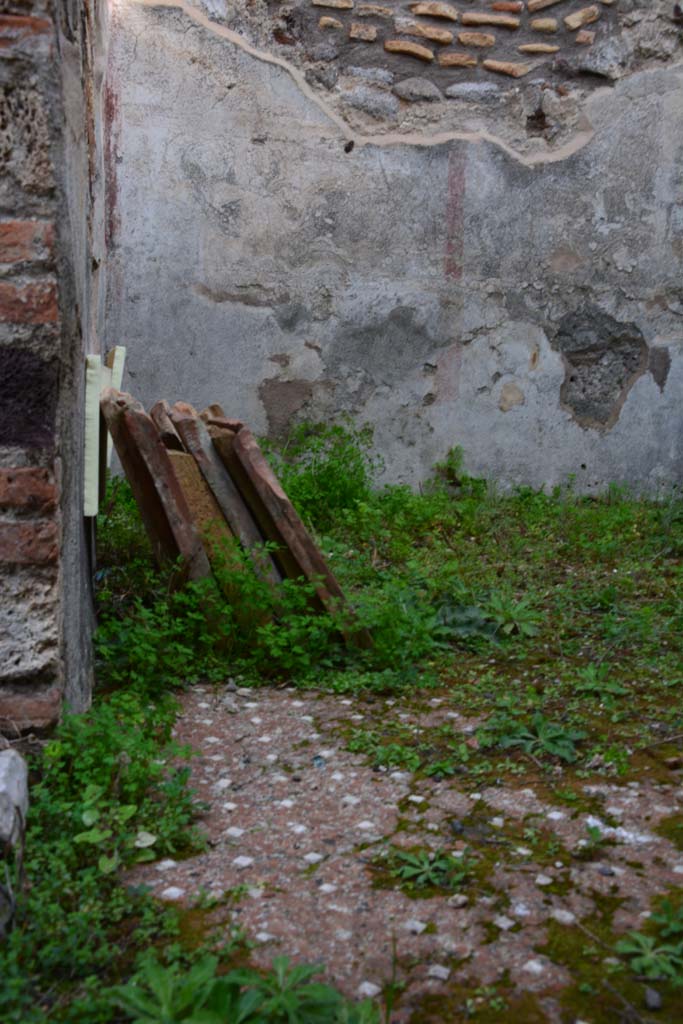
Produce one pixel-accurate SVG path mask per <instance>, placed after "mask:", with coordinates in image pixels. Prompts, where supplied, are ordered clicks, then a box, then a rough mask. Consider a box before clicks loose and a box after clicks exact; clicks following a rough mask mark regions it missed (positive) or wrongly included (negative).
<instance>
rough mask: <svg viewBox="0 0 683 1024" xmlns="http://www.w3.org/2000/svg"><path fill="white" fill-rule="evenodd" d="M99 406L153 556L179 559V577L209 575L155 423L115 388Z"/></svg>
mask: <svg viewBox="0 0 683 1024" xmlns="http://www.w3.org/2000/svg"><path fill="white" fill-rule="evenodd" d="M100 408H101V409H102V414H103V416H104V419H105V421H106V424H107V427H108V429H109V431H110V433H111V436H112V438H113V441H114V446H115V448H116V451H117V453H118V456H119V459H120V460H121V465H122V466H123V469H124V472H125V474H126V477H127V478H128V481H129V483H130V486H131V490H132V491H133V495H134V497H135V500H136V502H137V505H138V508H139V509H140V515H141V516H142V521H143V523H144V525H145V529H146V530H147V533H148V535H149V539H150V542H151V544H152V550H153V551H154V555H155V557H156V559H157V561H158V562H160V563H164V562H168V561H171V562H175V561H177V560H178V558H181V559H182V566H181V571H180V577H181V580H182V579H184V578H186V577H189V578H190V579H201V578H203V577H205V576H208V575H209V573H210V572H211V569H210V566H209V560H208V558H207V556H206V552H205V551H204V548H203V547H202V543H201V540H200V538H199V534H198V533H197V530H196V528H195V526H194V523H193V521H192V516H191V513H190V509H189V507H188V504H187V501H186V499H185V496H184V494H183V491H182V488H181V486H180V484H179V483H178V480H177V477H176V475H175V473H174V471H173V466H172V465H171V461H170V459H169V457H168V452H167V451H166V449H165V448H164V446H163V444H162V441H161V438H160V437H159V432H158V430H157V428H156V426H155V425H154V423H153V422H152V420H151V419H150V417H149V416H148V415H147V413H146V412H145V410H144V409H143V408H142V406H141V405H140V403H139V402H136V401H135V399H133V398H132V397H131V396H130V395H128V394H126V393H125V392H121V391H117V390H116V389H114V388H108V389H106V390H105V391H104V392H103V393H102V396H101V400H100ZM178 582H180V580H179V581H178Z"/></svg>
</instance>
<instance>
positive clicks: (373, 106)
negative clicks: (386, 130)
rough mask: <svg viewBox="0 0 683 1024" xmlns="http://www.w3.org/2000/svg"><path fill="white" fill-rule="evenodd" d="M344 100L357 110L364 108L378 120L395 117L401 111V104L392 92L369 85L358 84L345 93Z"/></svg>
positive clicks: (364, 110)
mask: <svg viewBox="0 0 683 1024" xmlns="http://www.w3.org/2000/svg"><path fill="white" fill-rule="evenodd" d="M344 102H345V103H348V105H349V106H350V107H353V108H354V109H355V110H362V111H363V113H365V114H369V115H370V117H374V118H376V119H377V120H379V119H380V118H388V119H393V118H394V117H396V115H397V114H398V112H399V107H400V104H399V102H398V100H397V98H396V97H395V96H392V95H391V93H388V92H383V91H382V90H381V89H375V88H373V87H372V86H368V85H357V86H356V87H355V88H354V89H351V90H350V91H349V92H347V93H346V94H345V95H344Z"/></svg>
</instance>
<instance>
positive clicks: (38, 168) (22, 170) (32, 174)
mask: <svg viewBox="0 0 683 1024" xmlns="http://www.w3.org/2000/svg"><path fill="white" fill-rule="evenodd" d="M0 173H2V174H4V175H7V176H8V177H12V178H14V179H15V180H16V181H18V183H19V184H20V185H21V186H22V188H24V189H26V191H27V192H35V193H37V194H40V195H42V194H46V193H49V192H50V191H51V190H52V189H53V187H54V180H53V175H52V164H51V161H50V138H49V132H48V125H47V116H46V113H45V107H44V104H43V100H42V98H41V96H40V94H39V93H38V92H37V91H36V90H35V89H34V88H33V87H32V86H30V85H17V84H14V83H11V84H8V85H4V86H2V87H0Z"/></svg>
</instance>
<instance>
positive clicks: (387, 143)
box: [131, 0, 595, 168]
mask: <svg viewBox="0 0 683 1024" xmlns="http://www.w3.org/2000/svg"><path fill="white" fill-rule="evenodd" d="M131 2H132V3H133V4H135V5H136V6H138V7H146V8H150V9H162V8H166V9H168V10H179V11H182V12H183V13H184V14H185V15H186V16H187V17H188V18H189V19H190V21H193V22H194V23H195V24H196V25H199V26H200V28H203V29H205V30H206V31H207V32H211V33H212V34H213V35H215V36H218V37H219V38H221V39H225V40H227V41H228V42H229V43H232V44H233V45H234V46H237V47H238V48H239V49H240V50H242V51H243V52H244V53H246V54H247V55H248V56H249V57H253V58H254V59H255V60H259V61H261V62H262V63H264V64H272V65H274V66H275V67H278V68H281V69H282V70H283V71H285V72H286V73H287V74H288V75H289V76H290V78H291V79H292V80H293V82H294V84H295V85H296V86H297V88H298V89H299V90H300V92H301V93H302V94H303V95H304V96H305V97H306V99H308V100H310V102H311V103H313V104H314V105H315V106H316V107H317V108H318V109H319V110H320V111H321V112H322V113H323V114H324V115H325V117H327V118H328V120H329V121H331V122H332V123H333V124H334V126H335V127H336V128H338V129H339V131H340V132H341V134H342V135H343V137H344V138H345V139H346V140H347V141H349V142H353V143H354V145H356V146H359V147H363V146H376V147H378V148H389V147H391V146H415V147H425V148H430V147H433V146H442V145H444V144H446V143H448V142H470V143H473V144H474V145H477V144H479V143H481V142H488V143H490V144H491V145H493V146H496V147H498V148H499V149H501V150H502V151H503V152H504V153H506V154H507V155H508V156H509V157H511V158H512V159H513V160H515V161H516V162H517V163H520V164H522V165H523V166H524V167H532V168H533V167H538V166H542V165H544V164H552V163H559V162H560V161H562V160H566V159H567V158H568V157H570V156H573V155H574V154H575V153H578V152H579V151H580V150H581V149H583V148H584V147H585V146H586V145H588V143H589V142H590V141H591V139H592V138H593V137H594V135H595V131H594V129H593V128H592V127H590V128H587V129H586V130H584V131H581V132H578V133H577V134H576V135H575V136H574V138H573V139H572V140H571V141H570V142H567V143H566V144H565V145H564V146H561V147H560V148H559V149H557V150H554V151H553V152H551V153H538V154H535V155H533V156H525V155H524V154H523V153H520V152H519V150H516V149H515V148H514V147H513V146H510V145H509V144H508V143H506V142H504V141H503V140H502V139H501V138H499V137H498V136H497V135H493V134H491V133H490V132H488V131H486V130H485V129H482V130H481V131H478V132H464V131H463V132H458V131H451V132H437V133H435V134H432V135H418V134H416V133H406V134H401V133H398V132H393V133H387V134H382V135H365V134H363V133H362V132H357V131H354V129H352V128H351V127H350V126H349V125H348V124H347V123H346V121H345V120H344V119H343V118H342V117H341V116H340V115H339V114H337V113H336V112H335V111H334V110H332V109H331V108H330V107H329V106H328V105H327V104H326V103H325V102H324V100H323V99H321V97H320V96H318V95H317V93H316V92H314V90H313V89H312V88H311V87H310V85H309V84H308V82H307V81H306V79H305V77H304V74H303V72H301V71H299V69H298V68H296V67H294V65H293V64H290V63H289V62H288V61H286V60H284V59H283V58H282V57H277V56H275V54H272V53H268V52H267V51H265V50H259V49H258V48H257V47H255V46H253V45H252V44H251V43H249V42H248V41H247V40H246V39H245V38H244V36H241V35H240V34H239V33H238V32H234V31H233V30H232V29H230V28H228V27H227V26H226V25H219V24H218V23H217V22H215V21H212V20H211V18H209V17H208V15H206V14H205V13H204V12H203V11H200V10H199V9H198V8H197V7H195V6H194V5H193V4H192V3H189V2H188V0H131Z"/></svg>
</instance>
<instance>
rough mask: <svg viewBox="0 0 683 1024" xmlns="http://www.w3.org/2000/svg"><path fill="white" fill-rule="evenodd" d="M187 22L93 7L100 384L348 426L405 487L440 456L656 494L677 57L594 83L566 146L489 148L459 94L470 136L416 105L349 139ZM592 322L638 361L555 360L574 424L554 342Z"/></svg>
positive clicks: (677, 417) (681, 460)
mask: <svg viewBox="0 0 683 1024" xmlns="http://www.w3.org/2000/svg"><path fill="white" fill-rule="evenodd" d="M190 15H191V11H189V9H188V10H181V9H178V8H170V7H165V8H161V7H153V6H151V5H140V4H138V3H137V2H135V0H131V2H129V3H125V4H119V5H118V6H117V7H116V8H115V10H114V13H113V16H112V22H111V41H110V51H109V66H108V71H107V78H108V85H109V87H110V88H111V90H112V91H113V93H114V94H115V96H116V101H117V102H116V108H117V112H116V120H115V123H114V124H113V126H112V133H113V138H114V139H115V146H114V147H113V152H112V155H111V159H110V165H109V167H108V173H109V176H110V183H111V182H113V184H114V186H115V187H114V188H113V189H111V190H110V203H111V208H110V210H109V212H108V214H107V216H108V218H109V220H110V222H111V224H112V225H113V226H114V230H113V232H112V237H111V239H110V243H111V244H110V248H109V254H108V264H109V265H108V279H107V305H106V344H107V345H114V344H125V345H126V346H127V347H128V364H127V368H128V376H127V378H126V380H125V387H126V388H127V389H129V390H131V391H132V392H133V393H135V394H136V395H137V397H139V398H140V399H142V400H143V401H144V402H145V403H146V404H147V405H149V404H151V403H152V402H153V401H155V400H156V399H158V398H162V397H164V398H168V399H169V400H171V401H173V400H176V399H179V398H182V399H184V400H187V401H190V402H192V403H193V404H195V405H197V406H198V407H202V406H203V405H205V404H208V403H209V402H212V401H218V402H220V403H221V404H222V405H223V407H224V408H225V409H226V410H227V411H228V414H229V415H234V416H240V417H243V418H244V419H245V420H246V421H247V422H248V423H249V424H250V425H251V426H252V428H253V429H254V430H256V431H258V432H267V431H269V430H270V431H271V432H273V431H282V430H284V429H286V427H287V425H288V424H289V423H291V422H292V421H293V420H294V419H295V418H297V417H299V418H301V417H310V418H314V419H324V420H328V419H330V418H334V417H338V416H340V415H341V414H343V413H345V412H350V413H352V414H353V415H354V416H355V417H356V418H357V419H358V420H359V421H361V422H369V423H371V424H373V426H374V428H375V440H376V444H377V447H378V448H379V450H380V451H381V452H382V454H383V455H384V458H385V460H386V465H387V471H386V472H387V477H388V478H390V479H393V480H403V481H408V482H410V483H417V482H419V481H420V480H422V479H424V478H425V477H426V476H427V475H428V473H429V471H430V468H431V466H432V465H433V463H434V461H435V460H437V459H439V458H443V457H444V455H445V454H446V452H447V451H448V449H449V448H450V447H451V446H454V445H461V446H462V447H463V449H464V452H465V463H466V466H467V467H468V469H469V470H470V471H471V472H474V473H478V474H484V475H486V476H489V477H492V478H494V479H496V480H498V481H499V483H501V484H502V485H513V484H517V483H529V484H533V485H542V484H547V485H554V484H557V483H560V482H562V481H564V480H566V478H567V477H568V475H569V474H574V475H575V476H576V482H577V486H578V487H579V488H581V489H587V490H590V489H593V488H600V487H603V486H604V485H605V484H606V483H608V482H609V481H612V480H616V481H630V482H631V483H633V484H635V485H638V486H643V487H646V488H649V489H652V490H655V489H657V488H658V487H660V486H661V485H668V484H670V483H672V482H676V481H680V478H681V471H682V470H683V454H682V453H681V445H680V439H681V433H682V425H683V423H682V421H683V410H682V406H681V402H680V393H681V383H682V380H683V351H682V349H683V285H682V283H681V281H682V278H681V269H682V268H681V260H682V258H683V188H682V185H683V178H682V177H681V175H682V172H681V167H683V116H682V115H683V69H682V68H681V67H680V66H679V65H676V64H675V63H673V64H672V63H669V64H667V65H666V66H664V65H663V64H661V63H660V65H658V64H657V63H656V62H655V63H653V62H650V63H648V64H647V66H643V68H642V69H641V70H638V69H637V68H636V69H634V70H633V72H632V73H631V74H629V75H628V76H626V77H623V78H621V79H620V80H618V81H616V82H614V83H613V84H609V85H605V86H602V87H599V88H597V89H594V90H593V91H591V92H590V93H589V94H586V95H584V96H582V98H581V107H580V111H579V114H578V115H577V119H576V120H575V122H574V127H573V129H572V132H573V134H572V136H571V138H569V136H567V139H568V141H566V142H562V144H561V145H560V144H557V145H553V143H552V142H548V141H547V140H546V139H539V138H533V137H532V138H527V142H526V143H525V146H524V147H521V148H520V149H519V151H517V150H516V149H515V145H514V138H513V136H514V132H513V131H512V130H511V132H510V134H509V136H508V137H507V138H506V139H505V140H502V139H498V138H497V137H496V136H495V135H494V134H492V133H490V132H487V131H485V130H484V129H485V124H486V117H487V114H486V110H487V107H489V106H490V102H489V101H488V100H486V99H485V98H484V99H483V100H482V103H481V104H478V101H476V102H475V100H472V99H465V100H462V102H466V103H470V104H472V108H471V109H472V123H473V125H474V128H473V130H472V131H466V130H464V129H463V130H461V129H458V130H457V131H453V132H450V135H449V131H448V130H447V129H448V126H449V122H448V115H447V114H444V113H443V110H442V109H441V108H442V104H437V103H431V102H427V103H424V104H419V105H418V107H419V110H418V112H417V113H415V114H414V115H413V117H414V119H415V118H417V119H418V120H419V119H420V118H422V130H421V132H419V133H418V132H416V131H415V130H414V128H415V124H413V126H412V128H411V130H410V132H407V133H406V134H405V136H404V137H401V136H400V135H399V136H393V135H392V136H389V135H387V134H386V133H385V132H384V131H382V132H379V133H378V134H377V135H376V136H373V135H372V134H368V132H369V129H368V128H367V126H366V127H365V128H363V130H360V129H358V127H357V126H356V125H355V122H353V120H351V121H349V122H346V121H344V120H343V119H342V118H341V117H340V116H339V115H338V113H337V112H336V108H335V110H333V109H332V107H330V109H329V110H327V109H326V108H325V105H324V104H321V102H320V101H319V100H318V99H316V97H315V96H313V95H312V94H311V90H310V89H307V88H306V87H305V86H304V80H303V76H299V77H297V76H296V75H294V74H292V73H291V72H290V71H289V70H288V69H287V68H285V67H283V66H281V65H279V64H277V63H272V62H268V61H266V60H264V59H261V57H259V56H258V55H254V53H253V52H249V48H248V46H247V47H246V48H245V46H244V45H241V44H238V43H236V42H235V41H234V39H232V38H231V37H230V35H229V34H228V35H226V34H225V33H223V34H221V33H220V32H218V31H217V30H216V27H215V26H213V25H211V24H208V23H206V24H205V23H198V21H197V20H196V18H194V17H192V16H190ZM667 32H668V29H667ZM667 38H668V36H667ZM363 88H364V89H365V90H366V91H368V90H370V91H371V90H373V89H375V90H377V95H378V96H382V97H391V96H392V94H391V92H390V91H386V90H387V89H389V90H390V86H387V85H383V84H373V83H372V82H370V81H367V82H366V83H365V84H364V85H363ZM528 89H529V90H531V92H529V93H527V94H525V95H526V99H524V96H522V95H521V94H520V95H519V96H518V98H517V101H516V103H517V106H518V108H519V110H520V111H521V112H522V114H524V118H526V114H525V113H524V111H526V110H527V109H531V110H533V109H535V106H534V104H536V103H537V102H539V101H538V89H539V86H538V85H533V84H532V85H530V86H529V87H528ZM534 89H536V93H533V90H534ZM460 92H461V95H465V94H463V93H462V90H461V91H460ZM532 93H533V95H532ZM484 96H485V93H484ZM534 97H535V98H534ZM553 97H554V99H553ZM532 100H533V102H532ZM458 102H460V101H458ZM562 102H563V101H562V98H561V96H560V95H559V94H558V93H557V92H553V94H552V96H551V95H550V94H549V95H548V97H546V96H545V94H544V96H543V97H542V106H543V110H544V111H546V116H547V117H548V118H550V119H552V117H553V116H554V114H553V111H554V109H555V108H554V106H553V104H560V105H561V104H562ZM525 103H526V104H527V106H525ZM420 111H422V113H420ZM520 116H521V115H520ZM557 116H558V118H559V116H560V115H559V114H558V115H557ZM430 118H431V120H430ZM475 122H476V124H475ZM520 123H522V122H520ZM482 126H483V127H482ZM475 129H476V130H475ZM515 131H518V129H515ZM564 138H565V136H563V139H564ZM527 143H528V145H527ZM597 314H600V315H601V316H604V317H606V318H607V320H605V321H604V323H611V321H612V320H613V321H617V322H618V323H619V324H624V325H627V328H625V330H626V333H629V332H630V334H629V336H630V335H633V336H634V337H636V338H641V337H642V339H643V340H644V343H645V346H646V350H645V351H644V354H642V353H641V354H642V359H641V357H640V355H638V358H637V359H635V362H633V361H631V362H629V361H628V360H626V362H624V361H623V360H622V361H621V362H620V361H619V359H616V358H612V357H611V355H610V352H608V353H607V355H608V357H609V358H603V356H604V354H605V351H606V347H607V348H609V345H610V344H611V341H610V339H611V337H612V335H611V334H610V332H609V331H608V332H607V335H605V336H604V337H601V338H599V339H598V343H597V347H594V348H591V347H590V346H588V348H586V349H584V350H581V352H580V354H579V356H580V359H582V360H583V369H582V371H581V372H582V373H583V374H584V376H585V377H586V379H589V380H590V383H591V389H590V390H591V402H593V408H594V407H595V403H598V405H599V403H600V402H601V401H604V402H605V403H606V404H607V406H608V407H609V413H608V414H607V415H604V416H602V417H598V418H597V419H596V418H595V417H594V418H593V420H592V421H591V422H590V423H588V422H587V421H586V417H585V416H583V415H582V414H581V411H580V410H581V407H582V406H581V402H580V401H575V400H574V398H572V397H571V396H572V395H573V394H574V393H575V391H576V387H578V384H577V382H576V381H575V382H573V383H574V385H575V386H574V391H572V388H571V387H570V388H568V387H567V385H568V383H572V382H569V381H567V380H566V376H567V374H568V373H571V371H572V363H571V361H570V360H568V358H567V351H568V350H571V349H572V344H571V343H567V342H566V341H563V342H562V343H560V342H558V336H561V330H560V327H561V324H563V323H564V324H565V325H566V324H567V323H573V322H574V321H573V320H571V317H572V316H574V317H575V318H578V320H577V321H576V322H582V323H585V321H586V319H588V320H590V318H591V317H592V316H595V315H597ZM568 317H569V318H570V319H569V320H567V318H568ZM610 318H611V320H610ZM602 322H603V321H601V323H602ZM577 344H578V343H577ZM573 347H574V348H576V346H573ZM638 351H640V350H638ZM615 367H616V369H615ZM625 367H626V368H625ZM615 375H616V376H615ZM615 381H616V383H615ZM601 382H602V383H601ZM579 383H580V382H579ZM603 385H604V386H603ZM563 386H564V389H563ZM601 387H602V390H601ZM568 396H569V397H568ZM577 407H578V408H579V412H578V413H577ZM589 419H590V417H589Z"/></svg>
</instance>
